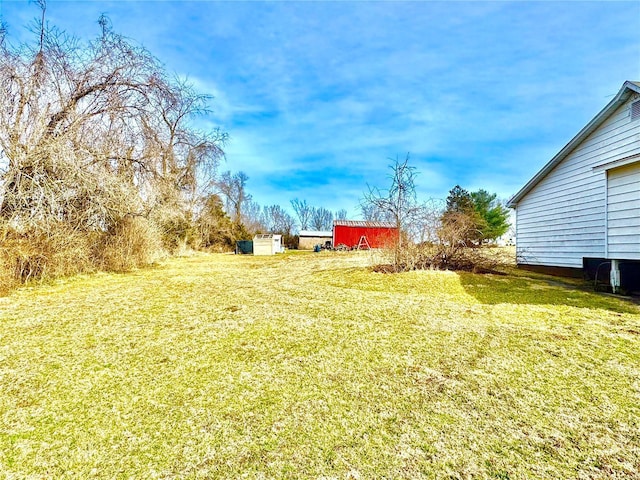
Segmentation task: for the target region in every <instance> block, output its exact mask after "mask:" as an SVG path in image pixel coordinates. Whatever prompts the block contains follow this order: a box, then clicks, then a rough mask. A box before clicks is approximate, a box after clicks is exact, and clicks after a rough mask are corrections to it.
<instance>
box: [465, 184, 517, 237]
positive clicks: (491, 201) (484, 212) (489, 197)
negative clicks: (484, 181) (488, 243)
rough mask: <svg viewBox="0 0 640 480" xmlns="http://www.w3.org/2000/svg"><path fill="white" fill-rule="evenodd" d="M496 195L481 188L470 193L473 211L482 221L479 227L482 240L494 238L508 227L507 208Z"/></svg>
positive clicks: (503, 232)
mask: <svg viewBox="0 0 640 480" xmlns="http://www.w3.org/2000/svg"><path fill="white" fill-rule="evenodd" d="M496 197H497V195H496V194H495V193H493V194H492V193H489V192H487V191H486V190H482V189H480V190H478V191H477V192H472V193H471V198H472V200H473V206H474V208H475V211H476V212H477V213H478V215H480V217H481V218H482V220H483V223H484V225H483V226H482V228H481V234H482V240H495V239H496V238H498V237H500V236H502V235H504V234H505V233H506V232H507V230H508V229H509V210H508V209H507V208H506V207H505V206H503V205H502V204H501V203H500V202H499V201H498V200H497V199H496Z"/></svg>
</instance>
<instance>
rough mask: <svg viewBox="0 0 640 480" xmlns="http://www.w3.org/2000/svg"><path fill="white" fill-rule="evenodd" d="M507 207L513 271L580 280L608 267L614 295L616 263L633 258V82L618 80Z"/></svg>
mask: <svg viewBox="0 0 640 480" xmlns="http://www.w3.org/2000/svg"><path fill="white" fill-rule="evenodd" d="M509 206H510V207H512V208H515V209H516V226H517V227H516V248H517V251H518V262H519V264H520V265H522V266H525V267H528V268H531V269H534V270H545V269H547V270H549V269H552V270H555V271H564V273H572V271H573V273H576V272H577V273H579V274H582V273H583V271H584V269H585V268H586V267H587V265H593V264H608V266H607V268H610V270H611V284H612V287H613V289H614V291H615V290H616V288H617V287H618V286H619V284H620V267H621V266H622V264H623V263H624V264H627V266H629V265H631V266H633V265H632V264H635V263H636V262H635V261H637V260H640V83H639V82H629V81H628V82H625V83H624V84H623V85H622V88H621V89H620V91H619V92H618V93H617V95H616V96H615V97H614V98H613V99H612V100H611V101H610V102H609V104H608V105H607V106H606V107H604V109H603V110H602V111H601V112H600V113H598V115H596V116H595V117H594V118H593V120H591V121H590V122H589V123H588V124H587V125H586V126H585V127H584V128H583V129H582V130H581V131H580V132H579V133H578V134H577V135H576V136H575V137H574V138H573V139H572V140H571V141H570V142H569V143H568V144H567V145H566V146H565V147H564V148H563V149H562V150H561V151H560V152H559V153H558V154H557V155H556V156H555V157H553V158H552V159H551V160H550V161H549V162H548V163H547V164H546V165H545V166H544V167H543V168H542V170H540V172H538V173H537V174H536V175H535V176H534V177H533V178H532V179H531V180H530V181H529V182H528V183H527V184H526V185H525V186H524V187H523V188H522V189H521V190H520V191H519V192H518V193H516V194H515V195H514V196H513V197H512V198H511V200H509ZM633 268H634V269H635V268H637V265H636V266H635V267H633ZM623 270H624V269H623ZM634 271H637V270H634ZM631 276H636V274H633V275H629V279H628V280H629V281H631V278H630V277H631Z"/></svg>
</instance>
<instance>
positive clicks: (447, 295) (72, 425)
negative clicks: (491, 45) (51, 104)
mask: <svg viewBox="0 0 640 480" xmlns="http://www.w3.org/2000/svg"><path fill="white" fill-rule="evenodd" d="M369 263H370V257H369V256H368V255H366V254H361V253H360V254H358V253H354V254H352V253H349V254H344V253H336V254H331V253H322V254H306V255H304V254H299V255H279V256H275V257H252V256H233V255H194V256H191V257H186V258H179V259H173V260H170V261H168V262H166V263H165V264H164V265H162V266H160V267H157V268H154V269H149V270H141V271H137V272H134V273H131V274H120V275H118V274H98V275H91V276H84V277H75V278H71V279H65V280H60V281H57V282H54V283H52V284H50V285H44V286H37V287H29V288H23V289H20V290H18V291H16V292H14V293H13V294H12V295H10V296H9V297H5V298H0V478H91V477H94V478H241V477H242V478H314V479H315V478H339V479H345V478H363V479H364V478H502V479H505V478H510V479H516V478H548V479H556V478H603V479H605V478H640V476H639V475H638V473H637V472H638V471H640V460H638V459H639V458H640V433H639V432H640V407H639V405H640V348H639V347H640V311H639V310H638V308H637V307H636V306H634V305H633V304H631V303H628V302H625V301H624V300H620V299H618V298H615V297H612V296H604V295H599V294H595V293H589V292H585V291H581V290H574V289H571V288H566V287H563V286H559V285H552V284H549V282H547V281H545V280H544V279H539V278H529V277H525V276H518V277H512V276H495V275H484V276H483V275H473V274H467V273H464V274H456V273H452V272H433V271H423V272H407V273H402V274H397V275H385V274H380V273H374V272H372V271H371V270H370V269H369V268H368V265H369Z"/></svg>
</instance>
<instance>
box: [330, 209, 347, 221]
mask: <svg viewBox="0 0 640 480" xmlns="http://www.w3.org/2000/svg"><path fill="white" fill-rule="evenodd" d="M333 218H334V219H336V220H346V219H347V211H346V210H345V209H344V208H342V209H340V210H338V211H336V213H335V215H334V216H333Z"/></svg>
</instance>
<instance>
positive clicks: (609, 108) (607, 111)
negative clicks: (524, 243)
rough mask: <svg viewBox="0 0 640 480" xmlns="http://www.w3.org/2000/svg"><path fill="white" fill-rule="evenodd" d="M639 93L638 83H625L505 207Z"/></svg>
mask: <svg viewBox="0 0 640 480" xmlns="http://www.w3.org/2000/svg"><path fill="white" fill-rule="evenodd" d="M634 93H640V82H632V81H626V82H624V84H623V85H622V88H620V91H619V92H618V93H617V94H616V96H615V97H614V98H613V99H612V100H611V101H610V102H609V103H608V104H607V105H606V106H605V107H604V108H603V109H602V110H601V111H600V113H598V114H597V115H596V116H595V117H593V119H592V120H591V121H590V122H589V123H587V125H585V127H584V128H583V129H582V130H580V131H579V132H578V134H577V135H576V136H575V137H573V138H572V139H571V141H569V143H567V144H566V145H565V146H564V147H563V148H562V150H560V151H559V152H558V153H557V154H556V155H555V156H554V157H553V158H552V159H551V160H550V161H549V162H548V163H547V164H546V165H545V166H544V167H542V169H540V171H539V172H538V173H536V174H535V175H534V177H533V178H532V179H531V180H529V181H528V182H527V183H526V184H525V186H524V187H522V188H521V189H520V190H519V191H518V193H516V194H515V195H514V196H513V197H511V198H510V199H509V201H508V202H507V206H508V207H510V208H515V207H516V206H517V205H518V202H519V201H520V200H522V198H523V197H524V196H525V195H526V194H527V193H529V192H530V191H531V189H533V187H535V186H536V185H537V184H538V183H539V182H540V180H542V179H543V178H544V177H545V176H546V175H547V174H548V173H549V172H550V171H551V170H553V169H554V168H555V167H556V165H558V164H559V163H560V162H561V161H562V160H564V159H565V158H566V157H567V156H568V155H569V154H570V153H571V152H572V151H573V150H574V149H575V148H576V147H577V146H578V145H579V144H580V143H581V142H582V141H583V140H584V139H585V138H587V137H588V136H589V135H591V133H593V131H594V130H596V129H597V128H598V127H599V126H600V125H602V123H603V122H604V121H605V120H606V119H607V118H609V116H611V114H612V113H613V111H614V110H615V109H616V108H618V107H619V106H620V105H622V104H623V103H624V102H626V101H627V100H628V98H629V97H630V96H631V95H632V94H634Z"/></svg>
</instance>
